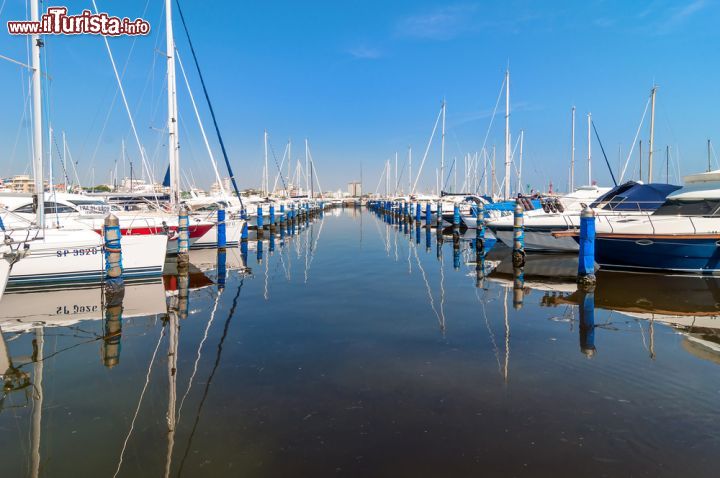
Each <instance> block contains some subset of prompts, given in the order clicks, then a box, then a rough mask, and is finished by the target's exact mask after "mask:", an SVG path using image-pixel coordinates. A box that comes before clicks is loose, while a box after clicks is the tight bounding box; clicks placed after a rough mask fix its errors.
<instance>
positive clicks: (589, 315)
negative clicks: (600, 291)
mask: <svg viewBox="0 0 720 478" xmlns="http://www.w3.org/2000/svg"><path fill="white" fill-rule="evenodd" d="M579 292H580V294H581V297H580V298H581V300H580V327H579V329H580V351H581V352H582V353H583V354H584V355H585V356H587V357H588V358H592V357H593V356H594V355H595V353H596V352H597V350H596V349H595V289H594V287H588V288H582V287H580V288H579Z"/></svg>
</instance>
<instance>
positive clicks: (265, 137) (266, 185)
mask: <svg viewBox="0 0 720 478" xmlns="http://www.w3.org/2000/svg"><path fill="white" fill-rule="evenodd" d="M263 140H264V143H265V166H264V168H265V169H263V179H262V181H263V185H262V188H263V192H264V193H265V196H268V195H269V194H270V193H269V192H268V189H270V183H269V181H268V176H269V174H268V154H267V148H268V146H267V144H268V134H267V130H265V134H264V135H263Z"/></svg>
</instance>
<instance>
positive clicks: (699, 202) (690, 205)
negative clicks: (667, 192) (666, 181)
mask: <svg viewBox="0 0 720 478" xmlns="http://www.w3.org/2000/svg"><path fill="white" fill-rule="evenodd" d="M719 213H720V199H695V200H679V199H668V200H667V201H665V203H664V204H663V205H662V206H660V207H659V208H658V209H657V210H656V211H655V212H654V213H653V214H654V215H655V216H717V215H718V214H719Z"/></svg>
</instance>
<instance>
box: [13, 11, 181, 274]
mask: <svg viewBox="0 0 720 478" xmlns="http://www.w3.org/2000/svg"><path fill="white" fill-rule="evenodd" d="M30 3H31V20H32V21H38V17H39V6H38V1H37V0H33V1H32V2H30ZM42 45H43V43H42V41H41V40H40V37H39V35H37V34H35V35H32V55H31V56H32V100H33V101H32V108H33V115H32V124H33V143H32V144H33V149H32V153H33V161H32V164H33V172H34V177H35V192H34V198H33V205H34V208H35V222H34V223H31V224H28V225H24V226H21V225H19V224H18V223H17V220H14V221H13V220H9V221H3V222H4V223H5V228H6V230H5V232H4V235H5V239H4V243H5V245H7V246H8V247H10V248H11V250H12V253H13V254H14V255H15V256H14V257H15V260H17V262H16V263H15V264H14V265H13V267H12V270H11V272H10V278H9V280H8V288H14V287H35V286H37V285H45V284H48V283H57V282H60V283H78V282H99V281H101V280H102V279H103V277H104V270H105V254H104V250H103V238H102V236H101V235H100V234H98V233H97V232H96V231H94V230H93V229H92V228H90V227H88V226H87V225H84V224H81V223H79V222H77V221H72V220H71V221H68V222H66V223H65V224H63V225H62V226H61V227H59V228H48V227H47V226H46V222H45V219H46V215H45V198H46V196H45V191H44V181H43V171H44V169H43V133H42V97H41V84H40V82H41V70H40V48H41V47H42ZM4 219H11V218H9V217H8V214H5V217H4ZM13 219H14V218H13ZM121 242H122V248H123V268H124V276H125V277H126V278H128V279H132V278H136V277H148V276H160V275H161V274H162V268H163V264H164V258H165V253H166V250H167V236H165V235H164V234H163V235H152V236H127V237H123V239H122V241H121Z"/></svg>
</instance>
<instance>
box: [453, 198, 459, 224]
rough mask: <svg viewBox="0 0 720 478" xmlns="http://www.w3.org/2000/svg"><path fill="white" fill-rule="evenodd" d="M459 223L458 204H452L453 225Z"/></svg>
mask: <svg viewBox="0 0 720 478" xmlns="http://www.w3.org/2000/svg"><path fill="white" fill-rule="evenodd" d="M459 225H460V206H458V204H457V203H455V204H454V205H453V226H455V227H457V226H459Z"/></svg>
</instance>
